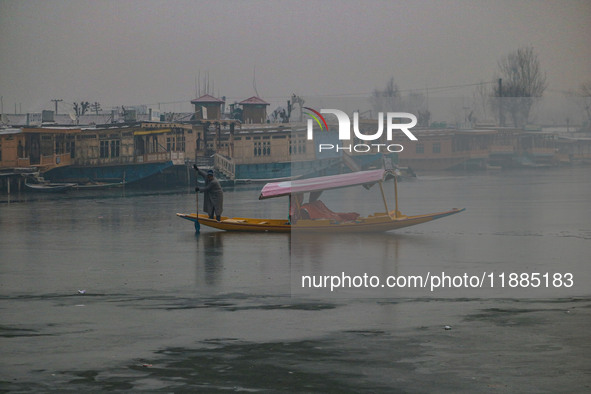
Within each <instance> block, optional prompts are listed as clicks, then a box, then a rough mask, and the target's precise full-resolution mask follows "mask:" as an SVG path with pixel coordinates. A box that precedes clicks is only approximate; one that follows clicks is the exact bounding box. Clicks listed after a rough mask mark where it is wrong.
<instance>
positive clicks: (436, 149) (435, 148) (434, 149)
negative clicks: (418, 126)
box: [433, 142, 441, 153]
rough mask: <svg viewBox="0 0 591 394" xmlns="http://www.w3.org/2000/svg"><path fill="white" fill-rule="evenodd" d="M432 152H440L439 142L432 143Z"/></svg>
mask: <svg viewBox="0 0 591 394" xmlns="http://www.w3.org/2000/svg"><path fill="white" fill-rule="evenodd" d="M433 153H441V142H434V143H433Z"/></svg>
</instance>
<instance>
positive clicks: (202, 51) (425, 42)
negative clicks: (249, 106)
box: [0, 0, 591, 113]
mask: <svg viewBox="0 0 591 394" xmlns="http://www.w3.org/2000/svg"><path fill="white" fill-rule="evenodd" d="M590 22H591V3H589V2H588V1H568V2H564V1H495V2H493V1H437V2H429V1H413V2H410V1H363V2H362V1H248V2H238V1H193V0H191V1H57V0H50V1H5V0H2V1H0V54H1V55H0V70H1V72H0V95H1V96H2V98H3V100H2V101H3V107H4V111H5V112H9V113H13V111H15V110H17V111H18V112H22V113H24V112H39V111H41V110H43V109H53V108H54V103H53V102H51V100H52V99H62V100H63V102H60V104H59V105H60V107H59V108H60V111H68V110H69V108H70V107H71V103H73V102H78V101H82V100H84V101H90V102H95V101H98V102H100V103H101V106H102V108H103V109H105V110H107V109H109V108H111V107H115V106H121V105H141V104H147V105H152V106H157V105H160V106H161V107H162V110H165V111H187V110H189V109H190V108H191V106H190V104H189V100H191V99H192V98H195V97H196V95H197V94H198V93H199V92H198V90H199V88H200V89H201V91H202V92H203V90H205V86H206V83H208V84H209V91H210V92H211V93H213V94H214V95H215V96H219V97H221V96H226V97H227V99H228V100H229V101H234V100H237V101H240V100H243V99H245V98H248V97H250V96H253V95H258V96H260V97H262V98H264V99H265V100H267V101H268V102H270V103H271V109H273V108H274V107H275V106H276V105H279V104H284V103H285V100H287V99H288V98H289V97H290V96H291V95H292V94H293V93H295V94H297V95H300V96H302V97H315V98H316V99H318V98H322V97H327V98H328V97H332V98H349V97H354V98H360V99H364V98H365V97H369V95H370V94H371V92H372V91H373V90H374V89H376V88H383V86H384V85H385V84H386V83H387V81H388V80H389V79H390V77H393V78H394V80H395V82H396V84H397V85H398V87H399V88H400V89H401V91H403V92H404V91H406V92H409V91H421V92H428V94H429V96H430V97H436V96H446V97H460V98H461V97H464V96H466V97H468V96H471V95H472V90H473V86H464V87H462V86H460V85H471V84H477V83H479V82H481V81H484V82H487V83H490V81H492V79H493V77H494V75H495V73H496V72H497V69H498V67H497V62H498V61H499V59H500V58H501V57H503V56H505V55H507V54H508V53H509V52H511V51H514V50H516V49H517V48H520V47H523V46H526V45H531V46H533V48H534V50H535V52H536V53H537V54H538V56H539V60H540V63H541V66H542V69H543V70H544V71H545V72H546V74H547V81H548V89H547V90H546V93H545V96H562V95H563V93H564V91H567V90H573V89H576V88H577V87H578V86H579V85H580V84H581V83H582V82H584V81H586V80H589V79H590V78H591V62H589V59H590V58H591V46H590V45H589V37H591V23H590ZM205 80H208V82H205ZM442 87H446V88H445V89H441V88H442Z"/></svg>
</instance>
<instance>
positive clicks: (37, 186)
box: [25, 182, 76, 193]
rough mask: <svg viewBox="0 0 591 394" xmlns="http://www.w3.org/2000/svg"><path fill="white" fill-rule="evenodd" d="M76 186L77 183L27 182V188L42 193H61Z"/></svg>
mask: <svg viewBox="0 0 591 394" xmlns="http://www.w3.org/2000/svg"><path fill="white" fill-rule="evenodd" d="M74 186H76V184H75V183H51V182H48V183H27V182H25V187H26V188H27V190H29V191H32V192H42V193H59V192H65V191H66V190H69V189H72V188H73V187H74Z"/></svg>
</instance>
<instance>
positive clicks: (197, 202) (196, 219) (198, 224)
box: [195, 186, 201, 233]
mask: <svg viewBox="0 0 591 394" xmlns="http://www.w3.org/2000/svg"><path fill="white" fill-rule="evenodd" d="M195 204H196V208H197V210H196V211H195V215H196V216H195V232H196V233H199V231H200V230H201V224H200V223H199V189H198V186H196V187H195Z"/></svg>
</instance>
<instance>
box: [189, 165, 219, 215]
mask: <svg viewBox="0 0 591 394" xmlns="http://www.w3.org/2000/svg"><path fill="white" fill-rule="evenodd" d="M193 168H194V169H195V171H197V174H199V175H201V176H202V177H203V179H205V187H203V188H201V189H200V188H199V186H197V187H196V188H195V191H196V192H197V193H199V192H200V191H201V192H203V210H204V211H205V213H207V214H208V215H209V218H210V219H213V215H214V214H215V218H216V220H217V221H218V222H219V221H221V219H222V211H223V210H224V191H223V190H222V187H221V186H220V182H219V181H218V180H217V179H215V177H214V176H213V171H212V170H208V171H207V172H205V171H202V170H200V169H199V168H198V167H197V164H193Z"/></svg>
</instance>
